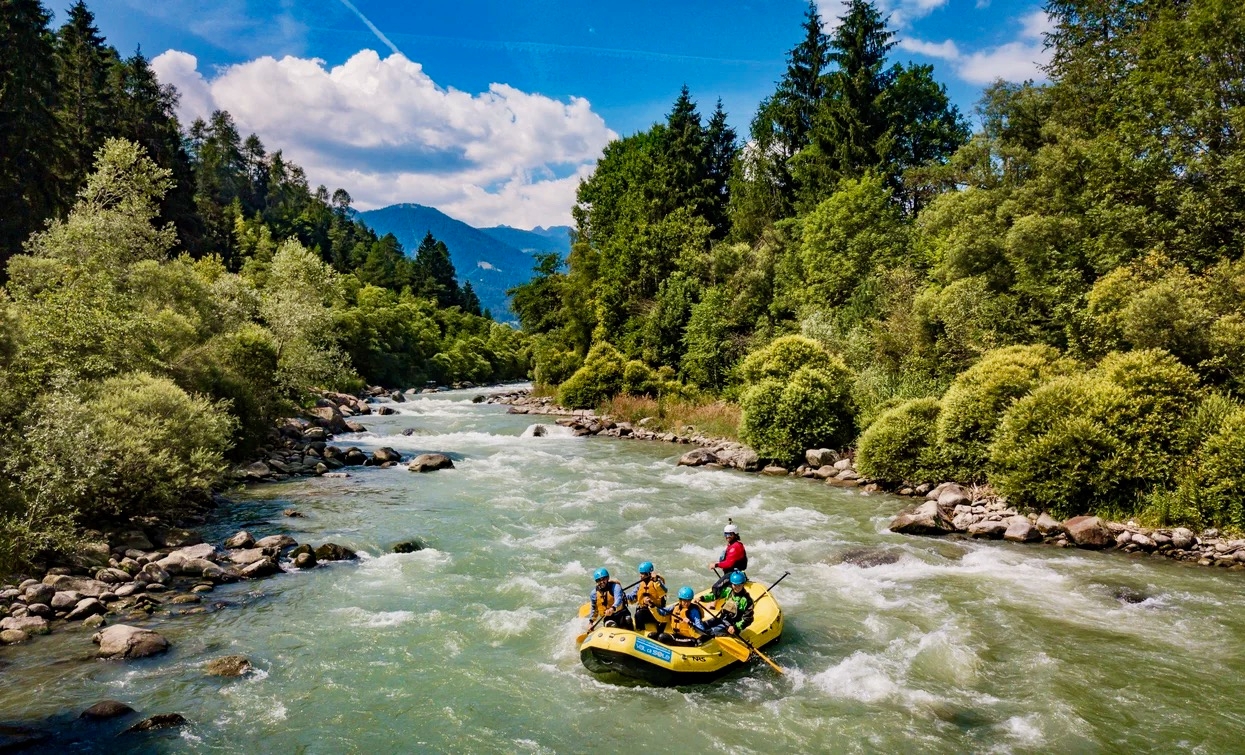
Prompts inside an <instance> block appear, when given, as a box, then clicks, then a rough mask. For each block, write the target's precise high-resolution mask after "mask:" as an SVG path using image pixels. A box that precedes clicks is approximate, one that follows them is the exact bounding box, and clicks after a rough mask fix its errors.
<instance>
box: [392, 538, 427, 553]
mask: <svg viewBox="0 0 1245 755" xmlns="http://www.w3.org/2000/svg"><path fill="white" fill-rule="evenodd" d="M423 549H424V544H423V543H422V542H420V541H419V540H407V541H406V542H402V543H398V544H397V545H395V546H393V552H394V553H415V552H417V551H422V550H423Z"/></svg>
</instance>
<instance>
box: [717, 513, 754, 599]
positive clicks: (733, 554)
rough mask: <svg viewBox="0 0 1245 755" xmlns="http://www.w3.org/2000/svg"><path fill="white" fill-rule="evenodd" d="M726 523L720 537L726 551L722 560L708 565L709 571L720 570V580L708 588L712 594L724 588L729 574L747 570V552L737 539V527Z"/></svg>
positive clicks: (731, 523) (729, 576)
mask: <svg viewBox="0 0 1245 755" xmlns="http://www.w3.org/2000/svg"><path fill="white" fill-rule="evenodd" d="M726 521H727V522H728V524H727V525H726V526H725V527H723V528H722V536H723V537H725V538H726V550H724V551H722V558H720V559H718V560H717V561H716V562H714V563H712V564H709V568H710V569H721V570H722V578H721V579H719V580H718V581H717V582H714V583H713V587H711V588H710V591H711V592H713V593H714V594H717V593H719V592H721V591H722V589H723V588H725V587H726V585H727V582H728V581H729V580H730V578H731V572H735V571H747V569H748V552H747V551H746V550H744V544H743V542H741V541H740V539H739V527H737V526H735V524H734V522H731V520H729V519H727V520H726Z"/></svg>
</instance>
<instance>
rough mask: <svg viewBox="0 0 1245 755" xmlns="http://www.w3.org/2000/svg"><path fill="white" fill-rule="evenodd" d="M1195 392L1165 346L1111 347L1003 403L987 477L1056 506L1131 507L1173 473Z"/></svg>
mask: <svg viewBox="0 0 1245 755" xmlns="http://www.w3.org/2000/svg"><path fill="white" fill-rule="evenodd" d="M1198 396H1199V394H1198V387H1197V377H1196V376H1195V375H1194V374H1193V372H1192V371H1191V370H1189V368H1187V367H1185V366H1184V365H1182V364H1180V363H1179V362H1177V361H1176V359H1175V358H1174V357H1172V356H1171V355H1170V354H1167V353H1166V352H1162V351H1157V350H1151V351H1135V352H1129V353H1124V354H1111V355H1109V356H1108V357H1107V358H1106V359H1104V360H1103V362H1102V363H1101V364H1100V365H1099V366H1098V368H1096V369H1095V370H1093V371H1092V372H1090V373H1086V374H1084V375H1078V376H1071V377H1063V378H1056V379H1055V380H1052V381H1050V382H1048V383H1046V384H1045V385H1042V386H1040V387H1039V388H1037V389H1036V390H1035V391H1033V393H1031V394H1029V395H1028V396H1026V397H1024V398H1022V399H1020V400H1019V401H1017V402H1016V403H1015V404H1013V405H1012V407H1011V408H1010V409H1008V411H1007V412H1006V413H1005V414H1004V415H1003V420H1002V422H1001V424H1000V425H999V428H998V431H997V434H996V436H995V441H994V444H993V445H992V446H991V460H990V463H991V468H992V472H991V481H992V482H993V483H994V484H995V487H996V488H998V490H999V491H1000V492H1002V493H1003V494H1004V495H1006V496H1007V497H1008V498H1009V499H1010V500H1012V501H1014V502H1015V503H1019V504H1022V505H1032V506H1036V507H1039V508H1046V509H1048V510H1050V511H1051V512H1052V513H1054V514H1057V515H1059V516H1072V515H1076V514H1083V513H1087V512H1089V511H1091V510H1093V509H1098V510H1100V511H1103V512H1104V513H1110V514H1112V515H1117V514H1118V515H1125V516H1127V515H1132V514H1135V513H1137V512H1138V511H1139V510H1140V508H1141V507H1142V506H1143V505H1144V502H1145V497H1146V496H1147V495H1148V494H1149V493H1151V491H1153V490H1155V489H1159V488H1162V487H1165V486H1168V485H1170V484H1171V483H1172V482H1173V480H1174V478H1175V473H1176V468H1177V463H1178V459H1179V457H1180V455H1181V453H1182V452H1183V451H1184V450H1185V449H1186V442H1187V441H1186V440H1185V439H1186V438H1187V434H1186V433H1184V432H1182V427H1183V426H1184V424H1185V422H1186V419H1187V417H1188V416H1189V414H1190V412H1191V410H1192V409H1193V408H1194V406H1195V402H1196V401H1197V399H1198Z"/></svg>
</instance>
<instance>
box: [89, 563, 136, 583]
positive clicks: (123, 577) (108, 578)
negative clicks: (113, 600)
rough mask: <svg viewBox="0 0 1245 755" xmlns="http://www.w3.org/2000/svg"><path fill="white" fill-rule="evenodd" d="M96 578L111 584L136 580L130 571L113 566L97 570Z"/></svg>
mask: <svg viewBox="0 0 1245 755" xmlns="http://www.w3.org/2000/svg"><path fill="white" fill-rule="evenodd" d="M95 579H97V580H99V581H100V582H104V583H106V584H109V585H123V584H125V583H126V582H133V581H134V577H133V576H131V575H130V573H129V572H127V571H125V570H124V569H114V568H112V567H111V566H110V567H108V568H107V569H100V570H99V571H97V572H95Z"/></svg>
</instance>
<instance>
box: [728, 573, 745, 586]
mask: <svg viewBox="0 0 1245 755" xmlns="http://www.w3.org/2000/svg"><path fill="white" fill-rule="evenodd" d="M747 581H748V575H747V574H744V573H743V572H741V571H733V572H731V584H732V585H742V584H743V583H744V582H747Z"/></svg>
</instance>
